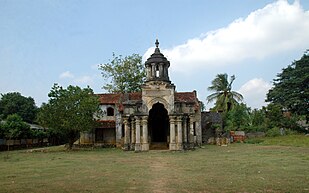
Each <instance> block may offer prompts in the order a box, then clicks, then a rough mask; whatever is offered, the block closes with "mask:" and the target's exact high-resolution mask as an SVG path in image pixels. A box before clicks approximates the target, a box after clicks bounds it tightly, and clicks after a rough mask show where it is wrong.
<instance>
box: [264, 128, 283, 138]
mask: <svg viewBox="0 0 309 193" xmlns="http://www.w3.org/2000/svg"><path fill="white" fill-rule="evenodd" d="M280 135H281V132H280V129H279V128H278V127H273V128H272V129H269V130H268V131H266V136H267V137H277V136H280Z"/></svg>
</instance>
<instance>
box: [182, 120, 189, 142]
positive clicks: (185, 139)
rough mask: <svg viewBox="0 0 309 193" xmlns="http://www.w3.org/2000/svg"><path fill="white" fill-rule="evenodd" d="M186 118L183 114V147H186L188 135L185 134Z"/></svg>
mask: <svg viewBox="0 0 309 193" xmlns="http://www.w3.org/2000/svg"><path fill="white" fill-rule="evenodd" d="M187 120H188V118H187V116H185V117H184V118H183V124H182V125H183V127H182V128H183V144H184V146H185V147H184V148H186V146H187V143H188V136H187V125H188V121H187Z"/></svg>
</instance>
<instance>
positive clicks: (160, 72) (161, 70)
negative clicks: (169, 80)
mask: <svg viewBox="0 0 309 193" xmlns="http://www.w3.org/2000/svg"><path fill="white" fill-rule="evenodd" d="M159 77H160V78H163V64H160V65H159Z"/></svg>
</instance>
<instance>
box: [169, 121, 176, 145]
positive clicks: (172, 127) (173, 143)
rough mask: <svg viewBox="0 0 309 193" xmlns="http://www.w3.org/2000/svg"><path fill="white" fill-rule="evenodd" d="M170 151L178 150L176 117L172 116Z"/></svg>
mask: <svg viewBox="0 0 309 193" xmlns="http://www.w3.org/2000/svg"><path fill="white" fill-rule="evenodd" d="M170 150H176V137H175V117H174V116H170Z"/></svg>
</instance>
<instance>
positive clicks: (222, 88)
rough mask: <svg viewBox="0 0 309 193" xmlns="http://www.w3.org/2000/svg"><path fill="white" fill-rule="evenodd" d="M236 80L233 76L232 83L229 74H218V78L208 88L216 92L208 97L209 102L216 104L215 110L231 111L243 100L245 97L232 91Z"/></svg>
mask: <svg viewBox="0 0 309 193" xmlns="http://www.w3.org/2000/svg"><path fill="white" fill-rule="evenodd" d="M234 80H235V76H234V75H233V76H231V79H230V82H229V81H228V75H227V74H217V76H216V78H215V79H214V80H213V81H212V82H211V84H212V85H211V86H210V87H208V90H209V91H214V93H212V94H210V95H209V96H208V97H207V102H208V103H210V102H213V101H216V102H215V107H214V110H218V111H224V112H226V111H229V110H230V109H231V108H233V106H234V105H235V104H238V101H239V102H240V101H242V100H243V96H242V95H241V94H239V93H238V92H235V91H232V83H233V82H234Z"/></svg>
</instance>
